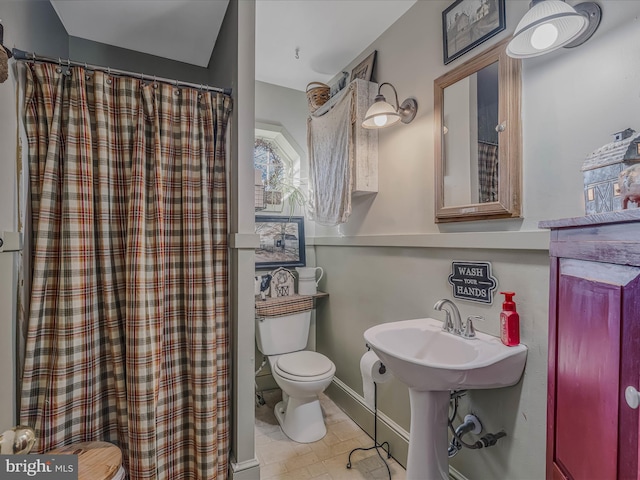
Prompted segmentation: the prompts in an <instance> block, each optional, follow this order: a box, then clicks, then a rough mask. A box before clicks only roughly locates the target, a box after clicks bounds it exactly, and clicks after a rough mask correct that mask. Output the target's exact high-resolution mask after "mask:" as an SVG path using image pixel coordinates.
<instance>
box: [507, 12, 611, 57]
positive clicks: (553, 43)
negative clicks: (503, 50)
mask: <svg viewBox="0 0 640 480" xmlns="http://www.w3.org/2000/svg"><path fill="white" fill-rule="evenodd" d="M531 3H532V7H531V8H530V9H529V11H528V12H527V13H526V14H525V15H524V17H522V20H520V23H518V26H517V27H516V30H515V32H514V34H513V39H512V40H511V41H510V42H509V45H508V46H507V55H509V56H510V57H513V58H529V57H536V56H538V55H543V54H545V53H548V52H552V51H554V50H557V49H558V48H560V47H564V46H566V47H576V46H578V45H581V44H582V43H584V42H585V41H587V40H588V39H589V38H590V37H591V35H593V33H594V32H595V31H596V29H597V28H598V25H599V24H600V18H601V10H600V7H599V6H598V4H596V3H594V2H585V3H581V4H578V5H576V6H575V8H574V7H572V6H571V5H568V4H567V3H565V2H564V1H562V0H542V1H540V0H538V1H535V0H534V2H531Z"/></svg>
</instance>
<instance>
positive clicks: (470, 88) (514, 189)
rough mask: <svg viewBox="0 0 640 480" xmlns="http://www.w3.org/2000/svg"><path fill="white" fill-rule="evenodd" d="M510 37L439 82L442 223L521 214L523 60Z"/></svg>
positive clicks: (437, 172)
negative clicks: (514, 53) (513, 53)
mask: <svg viewBox="0 0 640 480" xmlns="http://www.w3.org/2000/svg"><path fill="white" fill-rule="evenodd" d="M507 41H508V39H507V40H505V41H503V42H500V43H498V44H497V45H495V46H493V47H491V48H490V49H488V50H487V51H486V52H484V53H481V54H480V55H478V56H477V57H474V58H472V59H471V60H468V61H467V62H465V63H463V64H462V65H460V66H458V67H456V68H455V69H453V70H451V71H450V72H448V73H446V74H445V75H443V76H442V77H440V78H438V79H436V80H435V82H434V115H435V119H434V120H435V121H434V123H435V206H436V215H435V221H436V222H456V221H467V220H486V219H493V218H508V217H519V216H520V184H521V181H520V164H521V159H520V157H521V153H520V152H521V134H520V91H521V87H520V67H521V64H520V60H517V59H513V58H510V57H508V56H507V55H506V53H505V48H506V43H507Z"/></svg>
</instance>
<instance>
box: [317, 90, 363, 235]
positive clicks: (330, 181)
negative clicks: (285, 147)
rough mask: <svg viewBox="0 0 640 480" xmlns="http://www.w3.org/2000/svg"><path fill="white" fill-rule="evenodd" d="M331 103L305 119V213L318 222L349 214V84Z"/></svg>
mask: <svg viewBox="0 0 640 480" xmlns="http://www.w3.org/2000/svg"><path fill="white" fill-rule="evenodd" d="M339 95H340V97H339V98H338V99H337V100H336V101H335V104H334V105H333V107H332V108H331V109H330V110H329V111H328V112H327V113H325V114H324V115H322V116H320V117H316V116H313V115H312V116H310V117H309V120H308V121H307V146H308V149H309V179H310V186H309V190H310V191H309V197H310V202H309V203H310V205H309V216H310V217H311V219H312V220H314V221H315V222H317V223H319V224H320V225H327V226H334V225H339V224H341V223H345V222H346V221H347V218H348V217H349V215H350V214H351V165H352V152H351V150H352V149H351V144H352V142H351V119H352V111H351V108H352V103H353V86H351V85H350V86H349V87H348V88H345V89H344V90H343V91H342V92H341V93H340V94H339Z"/></svg>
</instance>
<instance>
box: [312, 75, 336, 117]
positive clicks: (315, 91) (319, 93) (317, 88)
mask: <svg viewBox="0 0 640 480" xmlns="http://www.w3.org/2000/svg"><path fill="white" fill-rule="evenodd" d="M312 85H314V86H313V87H312ZM310 87H311V88H310ZM330 91H331V88H330V87H329V85H325V84H324V83H320V82H311V83H310V84H309V85H307V100H308V101H309V110H310V111H311V113H313V112H315V111H316V110H317V109H318V108H320V107H321V106H322V105H324V104H325V103H327V100H329V96H330V95H329V93H330Z"/></svg>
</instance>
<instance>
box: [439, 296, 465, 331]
mask: <svg viewBox="0 0 640 480" xmlns="http://www.w3.org/2000/svg"><path fill="white" fill-rule="evenodd" d="M443 307H449V310H451V314H449V310H447V309H445V310H442V309H443ZM433 308H434V309H436V310H438V311H444V313H445V314H446V317H445V321H444V323H443V324H442V330H444V331H445V332H449V333H453V334H455V335H462V333H463V332H462V319H461V318H460V311H459V310H458V307H456V304H455V303H453V302H452V301H451V300H449V299H448V298H443V299H442V300H438V301H437V302H436V304H435V305H434V306H433ZM452 315H453V322H452V321H451V316H452Z"/></svg>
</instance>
